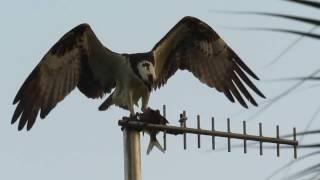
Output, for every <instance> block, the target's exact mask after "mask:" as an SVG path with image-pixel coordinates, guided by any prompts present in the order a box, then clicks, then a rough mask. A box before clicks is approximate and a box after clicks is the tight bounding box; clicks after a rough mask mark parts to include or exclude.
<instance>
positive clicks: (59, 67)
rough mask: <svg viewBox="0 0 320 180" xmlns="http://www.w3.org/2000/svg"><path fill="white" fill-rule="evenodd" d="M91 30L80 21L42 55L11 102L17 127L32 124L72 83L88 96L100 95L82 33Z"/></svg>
mask: <svg viewBox="0 0 320 180" xmlns="http://www.w3.org/2000/svg"><path fill="white" fill-rule="evenodd" d="M88 33H93V32H92V31H91V28H90V27H89V25H87V24H81V25H79V26H77V27H75V28H74V29H72V30H71V31H69V32H68V33H67V34H65V35H64V36H63V37H62V38H61V39H60V40H59V41H58V42H57V43H56V44H55V45H54V46H53V47H52V48H51V49H50V50H49V52H48V53H47V54H46V55H45V56H44V57H43V59H42V60H41V62H40V63H39V64H38V65H37V66H36V68H35V69H34V70H33V71H32V73H31V74H30V75H29V76H28V78H27V79H26V81H25V82H24V83H23V85H22V87H21V88H20V90H19V91H18V93H17V95H16V97H15V99H14V101H13V104H16V103H18V105H17V107H16V110H15V112H14V114H13V117H12V121H11V123H15V122H16V121H17V120H18V119H19V117H20V121H19V124H18V129H19V130H21V129H23V127H24V126H25V125H26V124H27V130H29V129H31V127H32V126H33V124H34V122H35V120H36V118H37V115H38V113H39V111H40V117H41V118H45V117H46V116H47V115H48V113H49V112H50V111H51V110H52V109H53V108H54V107H55V106H56V105H57V103H58V102H60V101H61V100H63V99H64V97H65V96H66V95H68V94H69V93H70V92H71V91H72V90H73V89H74V88H75V87H77V86H79V89H80V90H81V92H83V93H84V94H85V95H87V96H88V97H91V98H95V97H101V96H102V95H103V93H104V89H103V88H102V87H101V86H99V84H98V83H97V82H96V81H95V80H93V75H92V72H91V69H90V68H89V66H88V48H87V47H86V38H87V37H86V35H87V34H88Z"/></svg>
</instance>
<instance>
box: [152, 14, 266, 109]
mask: <svg viewBox="0 0 320 180" xmlns="http://www.w3.org/2000/svg"><path fill="white" fill-rule="evenodd" d="M174 40H175V41H174ZM152 50H153V52H154V55H155V61H156V67H155V68H156V72H158V73H157V78H158V80H157V82H156V85H155V87H156V88H159V87H161V86H162V85H164V84H165V83H166V81H167V80H168V79H169V78H170V77H171V76H172V75H173V74H174V73H175V72H176V71H177V70H178V69H181V70H184V69H186V70H188V71H190V72H192V74H193V75H194V76H196V77H197V78H198V79H199V80H200V81H201V82H203V83H205V84H207V85H208V86H209V87H215V88H216V89H217V90H218V91H220V92H223V93H224V94H225V95H226V97H227V98H228V99H229V100H230V101H232V102H235V99H237V101H238V102H239V103H240V104H241V105H242V106H244V107H248V106H247V104H246V102H245V100H244V98H245V99H246V100H247V101H249V102H251V103H252V104H253V105H255V106H257V105H258V104H257V102H256V101H255V100H254V98H253V97H252V95H251V94H250V93H249V91H248V90H247V89H246V87H245V85H244V84H243V83H245V84H246V85H247V86H248V87H249V88H250V89H252V90H253V91H254V92H255V93H256V94H258V95H259V96H261V97H263V98H264V97H265V96H264V95H263V94H262V93H261V91H260V90H259V89H258V88H257V87H256V86H255V85H254V84H253V83H252V82H251V80H250V79H249V78H248V77H247V74H248V75H249V76H251V77H252V78H254V79H256V80H259V78H258V77H257V76H256V75H255V74H254V73H253V72H252V70H251V69H250V68H249V67H248V66H247V65H246V64H245V63H244V62H243V61H242V60H241V59H240V58H239V56H238V55H237V54H236V53H235V52H234V51H233V50H232V49H231V48H230V47H229V46H228V45H227V44H226V43H225V42H224V41H223V40H222V39H221V38H220V37H219V35H218V34H217V33H216V32H215V31H214V30H213V29H212V28H211V27H210V26H209V25H207V24H205V23H204V22H202V21H200V20H199V19H196V18H194V17H185V18H183V19H182V20H181V21H179V22H178V23H177V24H176V25H175V26H174V27H173V28H172V29H171V30H170V31H169V32H168V33H167V34H166V35H165V36H164V38H163V39H161V40H160V41H159V42H158V43H157V44H156V46H155V47H154V48H153V49H152ZM166 51H167V52H166ZM157 64H158V65H159V64H160V65H159V66H158V67H157ZM246 73H247V74H246ZM243 96H244V98H243Z"/></svg>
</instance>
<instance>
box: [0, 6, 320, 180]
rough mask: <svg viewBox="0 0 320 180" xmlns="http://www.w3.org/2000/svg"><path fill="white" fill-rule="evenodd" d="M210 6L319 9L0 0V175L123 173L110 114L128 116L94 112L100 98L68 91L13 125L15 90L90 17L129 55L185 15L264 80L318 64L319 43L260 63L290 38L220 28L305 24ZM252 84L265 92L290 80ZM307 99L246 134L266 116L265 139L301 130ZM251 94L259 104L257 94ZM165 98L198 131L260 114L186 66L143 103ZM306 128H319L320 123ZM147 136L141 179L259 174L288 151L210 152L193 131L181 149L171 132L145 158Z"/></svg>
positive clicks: (36, 178)
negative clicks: (31, 118)
mask: <svg viewBox="0 0 320 180" xmlns="http://www.w3.org/2000/svg"><path fill="white" fill-rule="evenodd" d="M210 10H251V11H268V12H285V13H295V14H302V15H308V16H310V17H319V15H320V14H319V12H317V11H315V10H313V9H310V8H306V7H302V6H297V5H293V4H288V3H286V2H283V1H279V0H272V1H271V0H242V1H237V0H207V1H182V0H181V1H172V0H161V1H154V2H150V1H147V0H139V1H94V0H92V1H86V2H83V1H76V0H70V1H62V0H56V1H44V0H29V1H17V0H12V1H1V6H0V22H1V30H0V32H1V33H0V40H1V41H0V49H1V66H0V72H1V75H0V82H1V93H0V99H1V103H0V108H1V113H0V114H1V121H0V179H10V180H11V179H12V180H15V179H22V178H24V179H33V180H40V179H46V180H54V179H77V180H85V179H95V180H106V179H123V149H122V133H121V131H120V128H119V127H118V126H117V120H118V119H120V118H121V117H122V116H124V115H127V114H128V113H127V112H125V111H123V110H120V109H118V108H116V107H113V108H111V109H110V110H108V111H106V112H99V111H98V110H97V108H98V106H99V105H100V104H101V103H102V100H92V99H87V98H86V97H85V96H83V95H82V94H81V93H79V91H78V90H75V91H74V92H72V93H71V95H69V96H68V97H67V98H65V100H64V101H63V102H62V103H60V104H59V105H58V106H57V107H56V108H55V109H54V110H53V111H52V112H51V113H50V115H49V116H48V117H47V118H46V119H45V120H39V119H38V121H37V122H36V124H35V126H34V128H33V129H32V130H31V131H30V132H26V131H22V132H18V131H17V127H16V125H13V126H11V125H10V121H11V116H12V114H13V111H14V108H15V107H14V106H13V105H12V101H13V98H14V96H15V94H16V92H17V90H18V88H19V87H20V86H21V85H22V83H23V81H24V80H25V78H26V77H27V76H28V75H29V73H30V72H31V71H32V69H33V68H34V67H35V66H36V64H37V63H38V62H39V61H40V59H41V58H42V57H43V55H44V54H45V53H46V52H47V51H48V49H49V48H50V47H51V46H52V45H53V44H54V43H55V42H56V41H57V40H58V39H59V38H60V37H61V36H62V35H63V34H64V33H66V32H67V31H69V30H70V29H71V28H73V27H74V26H76V25H78V24H80V23H84V22H86V23H89V24H90V25H91V27H92V29H93V30H94V32H95V33H96V34H97V36H98V37H99V39H100V40H101V41H102V42H103V43H104V44H105V45H106V46H107V47H108V48H110V49H112V50H114V51H116V52H127V53H132V52H144V51H148V50H150V49H151V48H152V46H153V45H154V44H155V43H156V42H157V41H158V40H160V38H161V37H163V36H164V34H165V33H166V32H167V31H168V30H169V29H170V28H171V27H172V26H173V25H175V23H176V22H177V21H178V20H180V19H181V18H182V17H184V16H186V15H191V16H195V17H198V18H200V19H202V20H203V21H205V22H207V23H208V24H209V25H210V26H211V27H213V28H214V29H215V30H216V31H217V32H218V33H219V34H220V35H221V36H222V37H223V39H225V41H226V42H227V43H228V44H229V45H230V46H231V47H232V48H233V49H234V50H235V51H236V52H237V53H238V54H239V55H240V57H242V59H243V60H244V61H245V62H246V63H247V64H248V65H249V66H250V67H251V68H252V69H253V70H254V71H255V72H256V73H257V74H258V75H259V76H260V77H261V78H262V79H273V78H279V77H290V76H299V75H307V74H309V73H310V72H311V71H314V70H315V69H317V68H318V67H317V65H319V60H318V59H317V57H318V56H317V55H318V52H315V51H313V50H314V49H315V48H317V49H319V43H320V42H319V41H315V40H312V39H303V40H302V41H301V42H300V43H299V44H298V45H296V46H295V47H294V48H293V49H292V50H291V51H290V52H289V53H288V54H286V55H285V56H284V57H283V59H282V60H281V61H279V62H278V63H276V64H274V65H273V66H271V67H269V68H263V67H264V66H265V65H266V64H268V62H270V61H271V60H272V59H273V58H275V57H276V56H277V55H278V54H279V53H280V52H281V51H282V50H283V49H285V48H286V46H288V44H289V43H291V42H292V41H294V40H295V39H296V36H294V35H286V34H281V33H274V32H261V31H260V32H254V31H232V30H228V29H225V28H223V27H224V26H235V27H248V26H259V27H283V28H294V29H298V30H308V29H309V28H310V26H309V25H305V24H299V23H296V22H290V21H286V20H281V19H275V18H267V17H261V16H245V15H242V16H240V15H225V14H217V13H212V12H210ZM318 32H319V30H318ZM255 83H256V84H257V85H258V87H259V88H260V89H261V90H262V91H263V92H264V93H265V95H266V96H267V97H269V98H271V97H274V96H275V95H277V94H279V93H280V92H281V91H283V90H284V89H285V88H287V87H289V86H290V85H291V84H292V83H270V82H255ZM314 97H317V93H316V91H315V90H313V91H311V90H309V91H304V92H299V93H294V94H292V95H290V97H288V98H286V99H283V100H282V101H279V102H278V103H277V104H275V105H274V106H273V107H272V108H270V109H268V110H267V111H265V112H264V113H263V114H261V115H260V116H259V117H257V118H256V119H254V120H253V121H250V122H248V126H249V127H248V133H252V134H257V130H258V122H263V126H264V127H263V130H264V134H265V135H270V136H271V135H274V134H275V126H276V125H277V124H279V125H280V129H281V131H280V132H281V133H283V134H286V133H291V132H292V127H294V126H296V127H297V129H298V131H299V130H302V129H304V127H305V126H306V124H307V120H309V119H310V117H311V114H312V113H313V112H314V111H315V109H316V108H317V106H318V105H319V103H318V102H317V101H316V100H315V98H314ZM257 100H258V102H259V103H264V102H266V101H263V100H262V99H259V98H258V97H257ZM162 104H167V107H168V120H169V121H170V122H171V123H173V124H177V120H178V115H179V113H180V112H181V111H182V110H187V113H188V115H189V118H190V120H189V121H188V122H189V125H190V126H194V127H195V124H196V121H195V116H196V114H198V113H199V114H201V116H202V119H203V121H202V127H203V128H210V127H211V126H210V119H209V118H210V117H211V116H215V117H216V123H217V125H216V126H217V129H219V130H226V128H225V127H226V121H225V119H226V118H227V117H231V118H232V119H231V126H232V131H235V132H239V131H240V130H241V127H242V126H241V122H242V120H245V119H246V118H247V117H249V116H250V115H252V114H253V113H254V112H256V111H258V110H259V109H258V108H255V107H250V110H245V109H243V108H242V107H241V106H240V105H239V104H232V103H230V102H229V101H228V99H227V98H225V96H224V95H223V94H220V93H218V92H217V91H216V90H213V89H210V88H208V87H207V86H205V85H203V84H201V83H200V82H199V81H198V80H197V79H196V78H194V77H193V76H192V75H191V74H189V73H187V72H179V73H177V74H176V75H175V76H174V77H173V78H171V79H170V80H169V81H168V84H167V85H166V86H165V87H164V88H162V89H161V90H159V91H156V92H155V93H153V95H152V97H151V100H150V106H151V107H152V108H161V106H162ZM313 127H319V121H318V122H315V123H314V124H313ZM159 139H161V138H160V137H159ZM148 140H149V139H148V137H147V136H145V137H143V138H142V170H143V179H145V180H148V179H153V180H162V179H184V180H194V179H199V177H200V178H201V179H209V178H210V179H213V178H214V179H227V180H228V179H236V178H238V179H263V178H265V177H267V176H268V175H270V174H271V173H272V172H273V171H274V170H276V169H277V168H278V167H281V166H282V165H283V164H285V163H286V162H288V161H290V160H291V159H292V158H293V152H292V151H291V150H282V152H281V157H280V158H277V157H276V151H275V150H266V151H265V154H264V156H262V157H260V156H259V152H258V150H257V149H249V150H248V151H249V152H248V154H247V155H244V154H243V153H242V149H233V150H232V152H231V153H227V152H226V151H223V152H214V151H211V150H210V139H207V138H203V140H202V142H203V148H202V149H200V150H198V149H197V148H196V142H195V140H196V137H195V136H189V142H188V145H189V148H188V150H187V151H184V150H183V149H182V141H181V137H169V138H168V151H167V152H166V153H165V154H162V153H160V152H159V151H158V150H154V151H153V152H152V153H151V155H149V156H147V155H146V148H147V143H148ZM232 142H234V143H235V144H236V143H238V141H236V140H234V141H232ZM217 146H218V147H225V146H226V139H218V140H217ZM308 163H312V161H309V162H308ZM308 163H306V164H301V165H299V166H297V167H296V168H301V167H305V166H306V165H310V164H308ZM294 169H295V168H293V169H292V171H294ZM281 177H282V176H281V175H280V176H278V177H276V178H275V179H279V178H281Z"/></svg>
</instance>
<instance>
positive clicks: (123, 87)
mask: <svg viewBox="0 0 320 180" xmlns="http://www.w3.org/2000/svg"><path fill="white" fill-rule="evenodd" d="M177 70H188V71H189V72H191V73H192V74H193V75H194V76H195V77H196V78H198V79H199V80H200V81H201V82H202V83H204V84H206V85H207V86H209V87H210V88H215V89H216V90H218V91H219V92H222V93H223V94H224V95H225V96H226V97H227V98H228V99H229V100H230V101H231V102H235V100H237V101H238V102H239V103H240V104H241V105H242V106H243V107H246V108H247V107H248V105H247V102H250V103H251V104H253V105H254V106H257V105H258V104H257V102H256V101H255V99H254V98H253V97H252V95H251V94H250V92H249V91H248V88H250V89H251V90H252V91H253V92H255V93H256V94H257V95H259V96H260V97H262V98H265V96H264V95H263V93H262V92H261V91H260V90H259V89H258V88H257V87H256V86H255V85H254V84H253V82H252V81H251V80H250V78H249V77H248V76H250V77H251V78H253V79H256V80H258V79H259V78H258V77H257V76H256V75H255V73H254V72H253V71H252V70H251V69H250V68H249V67H248V66H247V65H246V64H245V63H244V62H243V61H242V60H241V59H240V57H239V56H238V55H237V54H236V53H235V52H234V51H233V50H232V49H231V48H230V47H229V46H228V45H227V44H226V43H225V42H224V41H223V39H221V38H220V36H219V35H218V34H217V33H216V32H215V31H214V30H213V29H212V28H211V27H210V26H209V25H207V24H206V23H205V22H203V21H201V20H199V19H197V18H195V17H190V16H187V17H184V18H183V19H181V20H180V21H179V22H178V23H177V24H176V25H175V26H174V27H173V28H172V29H171V30H170V31H169V32H168V33H167V34H166V35H165V36H164V37H163V38H162V39H161V40H160V41H159V42H158V43H157V44H156V45H155V46H154V47H153V48H152V49H151V51H149V52H145V53H135V54H125V53H124V54H120V53H116V52H113V51H111V50H110V49H108V48H107V47H105V46H104V45H103V44H102V43H101V42H100V41H99V39H98V38H97V37H96V35H95V34H94V32H93V30H92V29H91V27H90V26H89V25H88V24H81V25H78V26H76V27H75V28H73V29H72V30H70V31H69V32H68V33H66V34H65V35H64V36H63V37H62V38H61V39H60V40H59V41H58V42H57V43H56V44H55V45H54V46H53V47H52V48H51V49H50V50H49V51H48V52H47V53H46V54H45V56H44V57H43V58H42V60H41V61H40V63H39V64H38V65H37V66H36V67H35V68H34V70H33V71H32V72H31V74H30V75H29V76H28V77H27V79H26V80H25V82H24V83H23V85H22V86H21V88H20V90H19V91H18V93H17V95H16V97H15V98H14V101H13V104H17V106H16V109H15V111H14V113H13V117H12V123H15V122H16V121H18V120H19V123H18V130H21V129H23V128H24V127H25V126H26V128H27V130H30V129H31V128H32V126H33V125H34V123H35V121H36V119H37V116H38V114H39V113H40V118H45V117H46V116H47V115H48V114H49V112H50V111H51V110H52V109H53V108H54V107H55V106H56V105H57V104H58V103H59V102H60V101H62V100H63V99H64V98H65V97H66V96H67V95H68V94H69V93H70V92H71V91H72V90H74V89H75V88H76V87H77V88H78V89H79V90H80V91H81V92H82V93H83V94H84V95H85V96H86V97H88V98H102V97H103V96H104V94H106V93H110V95H109V96H108V97H107V99H106V100H105V101H104V102H103V104H102V105H101V106H100V107H99V110H106V109H108V108H109V107H110V106H111V105H116V106H119V107H122V108H124V109H127V110H129V111H130V114H134V105H137V103H138V101H139V100H140V99H141V100H142V105H141V110H142V111H145V110H146V109H147V108H148V101H149V96H150V93H151V92H152V90H154V89H157V88H160V87H162V86H163V85H164V84H166V82H167V81H168V79H169V78H170V77H171V76H173V75H174V74H175V73H176V71H177ZM246 101H247V102H246Z"/></svg>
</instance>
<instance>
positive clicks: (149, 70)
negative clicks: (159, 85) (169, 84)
mask: <svg viewBox="0 0 320 180" xmlns="http://www.w3.org/2000/svg"><path fill="white" fill-rule="evenodd" d="M137 69H138V72H139V74H140V76H141V78H142V80H143V81H145V82H147V83H149V84H150V85H152V84H153V83H154V81H155V80H156V73H155V69H154V65H153V64H152V63H151V62H150V61H147V60H143V61H140V62H139V63H138V66H137Z"/></svg>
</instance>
